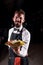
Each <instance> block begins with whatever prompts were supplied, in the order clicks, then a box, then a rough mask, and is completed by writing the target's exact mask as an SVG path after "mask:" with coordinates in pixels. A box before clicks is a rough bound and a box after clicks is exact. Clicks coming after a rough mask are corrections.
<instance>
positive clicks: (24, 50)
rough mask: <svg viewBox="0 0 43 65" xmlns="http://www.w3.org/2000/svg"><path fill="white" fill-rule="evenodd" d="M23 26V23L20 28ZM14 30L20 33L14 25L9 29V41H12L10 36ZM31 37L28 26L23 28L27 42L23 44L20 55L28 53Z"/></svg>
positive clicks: (24, 39)
mask: <svg viewBox="0 0 43 65" xmlns="http://www.w3.org/2000/svg"><path fill="white" fill-rule="evenodd" d="M15 28H16V27H15ZM22 28H23V26H22V25H21V27H19V30H21V29H22ZM12 32H14V33H17V34H19V33H18V32H17V31H14V27H13V28H11V29H9V33H8V41H10V37H11V34H12ZM30 38H31V35H30V32H29V31H28V30H27V29H26V28H23V31H22V40H23V41H25V42H26V43H25V45H23V46H22V48H21V50H20V54H19V55H20V56H22V57H25V56H26V55H27V51H28V48H29V43H30Z"/></svg>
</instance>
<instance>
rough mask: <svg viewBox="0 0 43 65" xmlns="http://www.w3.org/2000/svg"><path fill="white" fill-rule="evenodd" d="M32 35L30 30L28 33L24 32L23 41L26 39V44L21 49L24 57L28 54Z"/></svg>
mask: <svg viewBox="0 0 43 65" xmlns="http://www.w3.org/2000/svg"><path fill="white" fill-rule="evenodd" d="M30 37H31V35H30V32H28V33H27V32H26V34H24V38H23V39H24V40H23V41H25V42H26V43H25V45H23V46H22V48H21V51H20V55H21V56H23V57H25V56H26V55H27V51H28V48H29V43H30Z"/></svg>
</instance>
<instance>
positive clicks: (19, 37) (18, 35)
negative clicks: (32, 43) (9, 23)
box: [10, 29, 23, 40]
mask: <svg viewBox="0 0 43 65" xmlns="http://www.w3.org/2000/svg"><path fill="white" fill-rule="evenodd" d="M22 30H23V29H22ZM22 30H21V31H20V33H19V34H17V33H13V32H12V34H11V37H10V40H15V39H16V40H19V39H20V40H22Z"/></svg>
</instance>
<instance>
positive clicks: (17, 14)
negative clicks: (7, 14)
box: [15, 13, 24, 17]
mask: <svg viewBox="0 0 43 65" xmlns="http://www.w3.org/2000/svg"><path fill="white" fill-rule="evenodd" d="M15 16H19V17H24V14H22V13H21V14H19V13H15Z"/></svg>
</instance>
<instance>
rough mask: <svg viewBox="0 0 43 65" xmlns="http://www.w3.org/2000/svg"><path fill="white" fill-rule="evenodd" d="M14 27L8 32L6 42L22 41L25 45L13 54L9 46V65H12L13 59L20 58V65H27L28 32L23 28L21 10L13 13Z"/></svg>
mask: <svg viewBox="0 0 43 65" xmlns="http://www.w3.org/2000/svg"><path fill="white" fill-rule="evenodd" d="M13 21H14V27H13V28H11V29H10V30H9V34H8V41H10V40H22V41H24V42H25V44H24V45H23V46H22V47H21V48H20V49H19V51H18V52H19V53H15V52H16V51H14V50H13V49H12V48H11V47H10V46H9V62H8V63H9V65H14V60H15V57H20V58H21V65H28V47H29V43H30V32H29V31H28V30H27V29H26V28H24V27H23V23H24V22H25V12H24V11H23V10H19V11H15V14H14V16H13Z"/></svg>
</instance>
